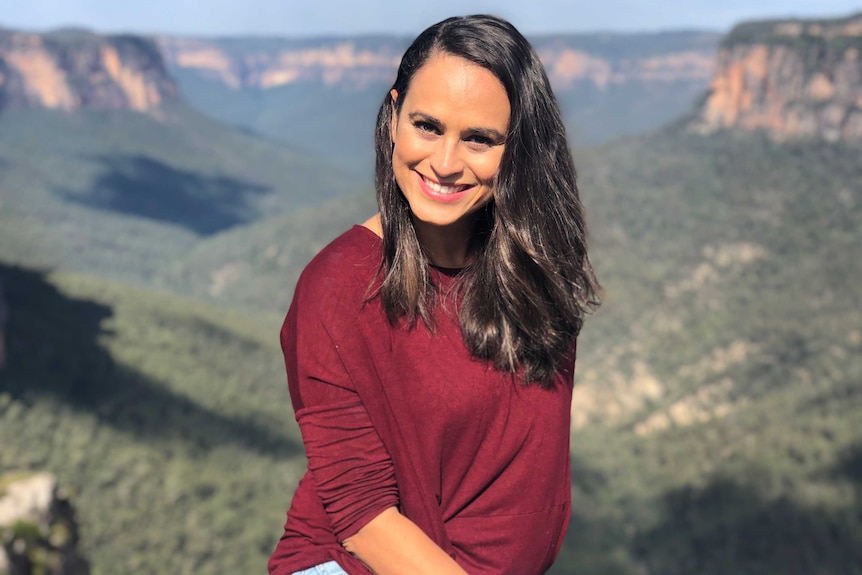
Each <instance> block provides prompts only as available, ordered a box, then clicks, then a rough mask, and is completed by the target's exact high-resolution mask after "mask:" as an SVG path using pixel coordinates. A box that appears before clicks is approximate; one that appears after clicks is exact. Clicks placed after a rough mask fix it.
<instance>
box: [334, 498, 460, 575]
mask: <svg viewBox="0 0 862 575" xmlns="http://www.w3.org/2000/svg"><path fill="white" fill-rule="evenodd" d="M343 545H344V548H345V549H347V550H348V551H350V553H352V554H353V555H355V556H356V557H357V558H358V559H359V560H360V561H362V562H363V563H365V565H367V566H368V568H369V569H371V570H372V571H373V572H374V573H376V574H377V575H403V574H404V573H410V574H411V575H426V574H427V575H467V572H466V571H464V570H463V569H462V568H461V567H460V566H459V565H458V564H457V563H455V560H454V559H452V558H451V557H449V555H447V554H446V552H445V551H443V550H442V549H441V548H440V547H438V546H437V544H436V543H434V542H433V541H432V540H431V539H430V538H429V537H428V536H427V535H425V532H423V531H422V530H421V529H419V527H417V526H416V524H415V523H413V522H412V521H410V520H409V519H408V518H406V517H404V516H403V515H401V513H399V512H398V510H397V509H396V508H395V507H389V508H388V509H386V510H385V511H383V512H382V513H380V514H379V515H378V516H377V517H375V518H374V519H372V520H371V521H370V522H368V523H367V524H366V525H365V526H363V527H362V528H361V529H360V530H359V531H357V532H356V534H355V535H353V536H351V537H348V538H347V539H345V540H344V542H343Z"/></svg>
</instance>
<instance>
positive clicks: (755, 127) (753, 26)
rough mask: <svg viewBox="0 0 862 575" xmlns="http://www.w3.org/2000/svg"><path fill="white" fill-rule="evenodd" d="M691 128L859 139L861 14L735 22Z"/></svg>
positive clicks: (785, 137)
mask: <svg viewBox="0 0 862 575" xmlns="http://www.w3.org/2000/svg"><path fill="white" fill-rule="evenodd" d="M691 128H692V129H693V130H695V131H697V132H701V133H712V132H716V131H719V130H723V129H736V130H744V131H763V132H765V133H767V134H768V135H769V136H770V137H772V138H773V139H776V140H788V139H796V138H818V139H824V140H829V141H837V140H848V141H849V140H862V14H857V15H855V16H851V17H848V18H841V19H835V20H789V21H765V22H751V23H746V24H741V25H739V26H737V27H736V28H735V29H734V30H732V31H731V32H730V34H729V35H728V36H727V37H726V38H725V39H724V41H723V42H722V44H721V46H720V48H719V52H718V63H717V67H716V73H715V76H714V78H713V80H712V86H711V89H710V92H709V94H708V96H707V97H706V99H705V100H704V103H703V105H702V107H701V108H700V110H699V111H698V113H697V118H696V119H695V120H694V122H693V123H692V124H691Z"/></svg>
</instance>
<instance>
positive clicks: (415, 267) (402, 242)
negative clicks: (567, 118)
mask: <svg viewBox="0 0 862 575" xmlns="http://www.w3.org/2000/svg"><path fill="white" fill-rule="evenodd" d="M435 53H442V54H451V55H453V56H457V57H460V58H464V59H466V60H468V61H470V62H472V63H474V64H477V65H479V66H481V67H482V68H485V69H487V70H489V71H490V72H491V73H493V74H494V75H495V76H496V77H497V79H499V80H500V82H501V83H502V84H503V86H504V87H505V89H506V94H507V95H508V97H509V104H510V108H511V113H510V117H509V128H508V134H507V137H506V145H505V149H504V152H503V157H502V160H501V162H500V168H499V170H498V173H497V176H496V182H495V189H494V197H493V199H492V200H491V201H490V202H489V203H488V204H487V206H486V207H485V208H484V210H482V211H481V212H480V213H479V214H478V215H477V221H476V228H475V232H474V234H473V237H472V240H471V241H472V242H473V244H474V246H473V247H474V248H475V249H474V252H473V253H474V257H473V258H472V260H471V262H470V263H469V264H468V265H467V267H466V268H465V269H464V270H463V271H462V272H461V274H460V283H459V284H458V285H459V289H460V290H461V298H460V301H461V304H460V308H459V310H458V315H459V320H460V324H461V333H462V337H463V338H464V342H465V343H466V345H467V347H468V349H469V350H470V352H471V353H472V354H473V355H474V356H475V357H477V358H481V359H485V360H490V361H492V362H493V363H494V365H495V366H496V367H497V368H498V369H501V370H504V371H508V372H511V373H516V372H518V371H519V370H520V369H523V376H524V379H525V381H526V382H528V383H529V382H536V383H539V384H541V385H543V386H548V385H550V383H551V380H552V378H553V375H554V373H555V372H556V371H557V370H558V369H559V368H560V366H561V363H562V361H563V360H564V358H565V357H566V356H567V354H568V353H569V352H570V351H571V346H572V344H573V340H574V338H575V337H576V336H577V335H578V333H579V332H580V329H581V325H582V324H583V320H584V316H585V315H586V314H587V313H588V312H589V311H591V310H592V309H593V308H595V307H596V306H597V305H598V304H599V298H598V290H599V286H598V283H597V281H596V279H595V276H594V274H593V269H592V265H591V264H590V260H589V257H588V256H587V249H586V228H585V224H584V215H583V208H582V206H581V201H580V198H579V195H578V188H577V185H576V183H575V166H574V163H573V162H572V155H571V152H570V150H569V146H568V142H567V140H566V131H565V128H564V126H563V122H562V118H561V117H560V111H559V108H558V106H557V102H556V98H555V97H554V94H553V92H552V90H551V86H550V83H549V82H548V78H547V76H546V75H545V70H544V67H543V66H542V63H541V62H540V60H539V57H538V55H537V54H536V52H535V51H534V50H533V48H532V47H531V46H530V44H529V42H527V40H526V39H525V38H524V37H523V36H522V35H521V34H520V33H519V32H518V31H517V30H516V29H515V27H514V26H512V25H511V24H509V23H508V22H506V21H505V20H502V19H500V18H497V17H494V16H486V15H476V16H465V17H458V18H449V19H447V20H443V21H442V22H439V23H438V24H435V25H433V26H431V27H430V28H428V29H427V30H425V31H424V32H422V33H421V34H420V35H419V36H418V37H417V38H416V40H414V41H413V43H412V44H411V45H410V47H409V48H408V49H407V51H406V52H405V53H404V56H403V57H402V59H401V65H400V66H399V68H398V76H397V77H396V79H395V84H394V85H393V86H392V88H393V89H395V90H396V91H397V93H398V98H397V101H396V102H395V106H394V110H393V105H392V100H391V97H390V95H389V93H388V92H387V95H386V97H385V98H384V100H383V103H382V104H381V106H380V112H379V113H378V116H377V129H376V133H375V147H376V152H377V163H376V174H375V176H376V177H375V180H376V187H377V203H378V206H379V208H380V216H381V223H382V227H383V262H382V267H383V281H382V283H381V285H380V289H379V292H378V294H379V295H380V297H381V300H382V303H383V307H384V309H385V310H386V313H387V315H388V317H389V320H390V321H391V322H392V323H393V324H394V323H397V322H398V321H401V320H407V321H408V322H411V323H415V322H416V321H417V319H421V320H423V321H424V322H425V323H426V324H428V325H430V324H431V314H430V311H431V307H432V305H433V301H434V298H435V291H436V287H435V285H434V282H433V281H432V278H431V275H430V271H429V260H428V256H427V254H426V253H425V252H424V251H423V249H422V246H421V244H420V243H419V240H418V238H417V236H416V231H415V229H414V228H413V222H412V218H411V214H410V207H409V205H408V203H407V200H406V199H405V198H404V196H403V194H402V193H401V190H400V189H399V187H398V184H397V183H396V181H395V176H394V173H393V169H392V140H391V130H390V129H391V125H392V119H393V114H398V113H399V112H400V110H401V105H402V104H403V102H404V97H405V96H406V94H407V91H408V90H409V88H410V82H411V80H412V78H413V76H414V74H415V73H416V71H417V70H418V69H419V68H421V67H422V66H423V65H424V64H425V62H426V61H427V60H428V58H429V57H430V56H431V55H433V54H435Z"/></svg>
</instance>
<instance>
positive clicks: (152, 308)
mask: <svg viewBox="0 0 862 575" xmlns="http://www.w3.org/2000/svg"><path fill="white" fill-rule="evenodd" d="M0 277H2V279H3V281H4V283H5V286H6V292H7V294H6V295H7V299H8V302H9V306H10V309H11V310H12V313H11V315H10V324H9V326H8V333H7V339H8V341H9V347H10V349H9V363H8V365H7V367H6V368H5V370H4V371H3V372H2V373H0V377H2V387H0V436H2V437H3V450H2V456H0V457H2V459H0V471H6V470H9V469H13V470H14V469H19V470H22V469H23V470H51V471H53V472H55V473H57V475H58V476H59V477H60V478H61V482H62V484H63V485H64V486H65V487H66V488H68V489H69V490H70V491H71V494H72V499H73V503H74V505H75V506H76V508H77V510H78V517H79V520H80V522H81V525H82V532H81V537H82V540H81V546H82V551H83V553H84V555H85V556H86V557H87V558H88V559H89V560H90V561H91V562H92V566H93V573H94V574H95V575H98V574H100V573H102V574H106V573H136V574H138V573H140V574H146V573H213V574H216V573H218V574H221V573H246V572H260V571H261V570H262V564H263V561H264V560H265V558H266V557H267V556H268V554H269V553H270V552H271V550H272V548H273V547H274V545H275V542H276V540H277V538H278V535H279V533H280V528H281V524H282V523H283V520H284V512H285V509H286V508H287V504H288V502H289V500H290V495H291V493H292V490H293V488H294V486H295V484H296V481H297V480H298V478H299V476H300V474H301V473H302V472H303V471H304V469H305V463H304V456H303V450H302V447H301V441H300V439H299V435H298V431H297V429H296V428H295V426H294V425H293V424H292V414H291V412H290V408H289V399H288V396H287V389H286V385H285V384H284V374H283V372H284V369H283V366H282V363H281V359H280V354H279V351H278V338H277V333H278V323H277V320H276V319H275V318H272V319H266V318H263V319H258V320H252V319H250V318H247V317H241V316H238V315H236V314H230V313H227V312H221V311H218V310H213V309H211V308H207V307H205V306H203V305H201V304H199V303H196V302H194V301H190V300H183V299H178V298H176V297H173V296H168V295H164V294H162V295H160V294H155V293H151V292H147V291H143V290H139V289H133V288H129V287H126V286H123V285H120V284H113V283H108V282H104V281H102V280H96V279H92V278H88V277H83V276H75V275H52V276H50V277H48V276H44V275H42V274H38V273H34V272H31V271H27V270H24V269H22V268H16V267H9V266H5V265H4V266H0Z"/></svg>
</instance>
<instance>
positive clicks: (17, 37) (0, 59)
mask: <svg viewBox="0 0 862 575" xmlns="http://www.w3.org/2000/svg"><path fill="white" fill-rule="evenodd" d="M176 97H177V88H176V85H175V84H174V82H173V80H172V79H171V78H170V76H169V75H168V74H167V72H166V70H165V66H164V62H163V60H162V57H161V54H160V52H159V50H158V48H157V47H156V45H155V43H154V42H153V41H152V40H148V39H144V38H140V37H137V36H127V35H124V36H100V35H96V34H91V33H89V32H85V31H79V30H63V31H58V32H52V33H48V34H35V33H28V32H17V31H12V30H2V29H0V110H3V109H9V108H13V109H14V108H34V107H45V108H55V109H59V110H77V109H82V108H83V109H96V110H116V109H131V110H135V111H138V112H152V111H154V110H157V109H158V108H159V106H161V105H162V104H163V103H164V102H166V101H169V100H172V99H174V98H176Z"/></svg>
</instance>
